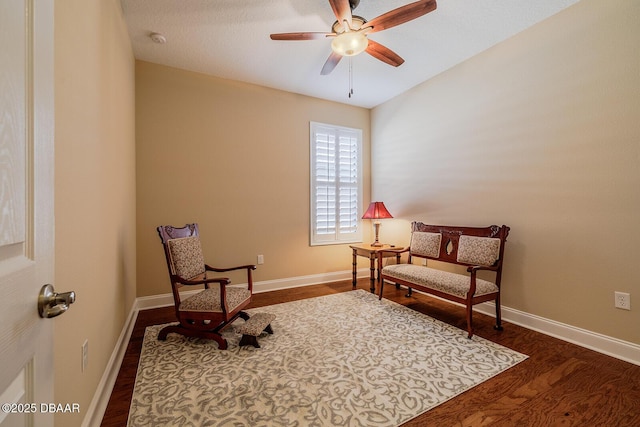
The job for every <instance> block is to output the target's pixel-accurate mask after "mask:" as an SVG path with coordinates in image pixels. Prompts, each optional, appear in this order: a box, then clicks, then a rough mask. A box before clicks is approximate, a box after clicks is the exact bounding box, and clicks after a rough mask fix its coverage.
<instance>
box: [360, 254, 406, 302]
mask: <svg viewBox="0 0 640 427" xmlns="http://www.w3.org/2000/svg"><path fill="white" fill-rule="evenodd" d="M349 247H350V248H351V249H352V250H353V289H355V288H356V280H357V276H358V271H357V270H358V257H359V256H361V257H365V258H369V270H370V271H371V276H370V279H371V287H370V288H369V290H370V291H371V293H375V291H376V260H377V259H378V252H380V251H381V250H383V249H385V250H387V249H394V250H401V249H403V247H402V246H394V245H382V246H371V245H350V246H349ZM384 257H385V258H392V257H396V262H398V263H400V254H394V253H388V254H385V255H384ZM381 269H382V266H381V265H379V264H378V269H377V270H378V277H380V270H381Z"/></svg>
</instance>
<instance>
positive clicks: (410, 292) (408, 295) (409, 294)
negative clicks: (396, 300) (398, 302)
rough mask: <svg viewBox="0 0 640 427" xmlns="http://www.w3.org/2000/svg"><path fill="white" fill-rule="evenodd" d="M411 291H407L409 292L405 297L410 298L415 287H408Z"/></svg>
mask: <svg viewBox="0 0 640 427" xmlns="http://www.w3.org/2000/svg"><path fill="white" fill-rule="evenodd" d="M407 289H408V291H409V292H407V294H406V295H405V297H407V298H409V297H410V296H411V294H412V293H413V289H411V288H407Z"/></svg>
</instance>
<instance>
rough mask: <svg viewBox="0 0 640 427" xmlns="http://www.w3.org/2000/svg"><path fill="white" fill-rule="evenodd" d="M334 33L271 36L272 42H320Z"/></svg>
mask: <svg viewBox="0 0 640 427" xmlns="http://www.w3.org/2000/svg"><path fill="white" fill-rule="evenodd" d="M332 35H334V34H333V33H279V34H271V36H270V37H271V40H320V39H325V38H327V37H329V36H332Z"/></svg>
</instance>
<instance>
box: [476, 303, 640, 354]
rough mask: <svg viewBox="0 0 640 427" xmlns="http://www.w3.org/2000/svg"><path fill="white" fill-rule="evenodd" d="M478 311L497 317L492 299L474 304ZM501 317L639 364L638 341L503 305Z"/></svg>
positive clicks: (639, 347) (639, 350)
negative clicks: (600, 332)
mask: <svg viewBox="0 0 640 427" xmlns="http://www.w3.org/2000/svg"><path fill="white" fill-rule="evenodd" d="M475 310H476V311H478V312H480V313H483V314H487V315H489V316H492V317H495V313H496V306H495V304H494V303H492V302H485V303H482V304H478V305H477V306H475ZM502 319H503V320H505V321H507V322H511V323H514V324H516V325H519V326H522V327H524V328H527V329H531V330H533V331H536V332H540V333H543V334H545V335H549V336H552V337H555V338H559V339H561V340H563V341H567V342H570V343H572V344H576V345H579V346H581V347H585V348H588V349H590V350H594V351H597V352H598V353H603V354H606V355H608V356H612V357H615V358H616V359H620V360H624V361H625V362H629V363H633V364H634V365H639V366H640V345H638V344H635V343H632V342H628V341H623V340H620V339H617V338H613V337H610V336H607V335H602V334H599V333H597V332H592V331H588V330H586V329H582V328H578V327H575V326H571V325H567V324H565V323H560V322H556V321H555V320H551V319H546V318H544V317H540V316H536V315H535V314H530V313H525V312H524V311H520V310H516V309H514V308H509V307H505V306H502Z"/></svg>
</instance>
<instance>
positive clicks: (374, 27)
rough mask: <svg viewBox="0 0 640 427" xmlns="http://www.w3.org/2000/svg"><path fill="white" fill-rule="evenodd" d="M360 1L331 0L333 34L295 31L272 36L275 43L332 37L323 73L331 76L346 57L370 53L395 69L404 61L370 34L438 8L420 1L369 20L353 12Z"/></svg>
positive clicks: (430, 1)
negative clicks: (333, 16)
mask: <svg viewBox="0 0 640 427" xmlns="http://www.w3.org/2000/svg"><path fill="white" fill-rule="evenodd" d="M359 2H360V0H351V1H350V0H329V5H330V6H331V9H332V10H333V13H334V14H335V16H336V18H337V21H336V22H335V23H334V24H333V26H332V28H331V30H332V32H330V33H320V32H296V33H279V34H271V39H272V40H318V39H326V38H328V37H332V38H333V40H332V42H331V50H332V52H331V54H330V55H329V58H328V59H327V61H326V62H325V64H324V66H323V67H322V71H321V72H320V74H323V75H326V74H329V73H330V72H331V71H333V69H334V68H335V67H336V65H338V62H340V60H341V59H342V57H343V56H355V55H358V54H360V53H362V52H367V53H368V54H369V55H371V56H373V57H374V58H376V59H378V60H380V61H383V62H384V63H386V64H389V65H392V66H394V67H398V66H400V65H401V64H402V63H403V62H404V59H402V58H401V57H400V56H399V55H398V54H396V53H395V52H393V51H392V50H391V49H389V48H388V47H386V46H383V45H381V44H380V43H377V42H375V41H373V40H370V39H369V38H368V36H369V34H371V33H375V32H378V31H382V30H386V29H389V28H392V27H395V26H397V25H400V24H404V23H405V22H408V21H411V20H413V19H416V18H419V17H420V16H422V15H425V14H427V13H429V12H431V11H433V10H435V9H436V7H437V6H436V0H419V1H416V2H413V3H409V4H407V5H404V6H401V7H399V8H396V9H393V10H391V11H389V12H387V13H384V14H382V15H380V16H378V17H376V18H373V19H372V20H370V21H368V22H367V20H366V19H364V18H362V17H360V16H355V15H353V14H352V13H351V12H352V10H353V9H355V8H356V6H358V3H359Z"/></svg>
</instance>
